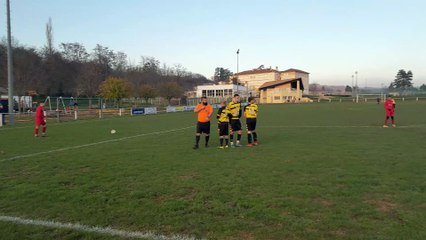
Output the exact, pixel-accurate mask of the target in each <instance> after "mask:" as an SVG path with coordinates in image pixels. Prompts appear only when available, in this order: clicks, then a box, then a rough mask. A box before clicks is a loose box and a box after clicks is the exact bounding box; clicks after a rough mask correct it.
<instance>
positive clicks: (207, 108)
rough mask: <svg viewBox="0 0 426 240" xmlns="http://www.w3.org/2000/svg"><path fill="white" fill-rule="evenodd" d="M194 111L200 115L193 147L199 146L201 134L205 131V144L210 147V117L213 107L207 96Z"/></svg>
mask: <svg viewBox="0 0 426 240" xmlns="http://www.w3.org/2000/svg"><path fill="white" fill-rule="evenodd" d="M194 112H195V113H197V115H198V121H197V131H196V133H195V145H194V147H193V149H198V148H199V143H200V138H201V134H203V133H204V134H205V136H206V141H205V146H206V147H208V145H209V139H210V117H211V115H212V114H213V107H212V106H211V105H210V104H208V102H207V98H206V97H202V98H201V102H200V103H199V104H198V105H197V106H196V107H195V109H194Z"/></svg>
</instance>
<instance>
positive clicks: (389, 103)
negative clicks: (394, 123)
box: [384, 99, 395, 110]
mask: <svg viewBox="0 0 426 240" xmlns="http://www.w3.org/2000/svg"><path fill="white" fill-rule="evenodd" d="M384 107H385V108H386V109H388V110H393V109H394V108H395V101H394V100H393V99H388V100H386V101H385V104H384Z"/></svg>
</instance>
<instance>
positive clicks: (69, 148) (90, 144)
mask: <svg viewBox="0 0 426 240" xmlns="http://www.w3.org/2000/svg"><path fill="white" fill-rule="evenodd" d="M189 128H193V126H189V127H184V128H175V129H171V130H165V131H158V132H150V133H141V134H137V135H133V136H129V137H122V138H115V139H110V140H105V141H100V142H94V143H88V144H83V145H77V146H72V147H64V148H58V149H54V150H50V151H44V152H36V153H30V154H25V155H19V156H15V157H11V158H5V159H0V162H6V161H12V160H16V159H20V158H27V157H34V156H38V155H44V154H49V153H55V152H63V151H68V150H73V149H79V148H85V147H91V146H95V145H100V144H104V143H111V142H119V141H124V140H128V139H132V138H138V137H144V136H149V135H159V134H164V133H171V132H177V131H182V130H186V129H189Z"/></svg>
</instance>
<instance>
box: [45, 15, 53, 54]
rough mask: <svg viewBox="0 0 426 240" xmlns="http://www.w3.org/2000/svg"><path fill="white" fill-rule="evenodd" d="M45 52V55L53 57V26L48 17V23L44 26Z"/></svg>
mask: <svg viewBox="0 0 426 240" xmlns="http://www.w3.org/2000/svg"><path fill="white" fill-rule="evenodd" d="M46 40H47V42H46V52H47V55H49V56H51V55H53V51H54V47H53V25H52V18H50V17H49V21H48V22H47V24H46Z"/></svg>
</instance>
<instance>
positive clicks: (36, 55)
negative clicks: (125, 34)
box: [0, 19, 209, 97]
mask: <svg viewBox="0 0 426 240" xmlns="http://www.w3.org/2000/svg"><path fill="white" fill-rule="evenodd" d="M12 42H13V43H12V45H13V46H12V48H13V54H14V55H13V66H14V76H15V88H14V90H15V94H16V95H20V96H22V95H41V96H75V97H81V96H86V97H92V96H97V95H99V94H100V92H99V90H100V86H101V84H102V83H103V82H104V81H105V80H106V79H107V78H116V79H122V80H124V81H126V82H127V83H126V84H128V85H129V95H130V96H134V97H143V96H147V93H148V92H150V93H152V92H154V91H153V89H157V90H158V91H155V94H154V95H160V96H161V94H163V95H169V94H166V92H167V91H162V90H161V89H162V88H164V87H165V88H172V89H174V90H179V91H178V93H181V92H183V90H187V89H191V88H192V87H193V86H195V85H198V84H202V83H207V82H209V80H207V78H206V77H204V76H202V75H200V74H194V73H191V72H190V71H187V70H186V69H185V68H184V67H183V66H182V65H180V64H176V65H174V66H168V65H166V64H161V63H160V61H158V60H157V59H155V58H153V57H141V59H140V62H139V63H136V64H135V63H130V62H129V61H128V59H127V55H126V54H125V53H124V52H120V51H114V50H112V49H110V48H108V47H105V46H102V45H100V44H98V45H96V47H95V48H93V49H92V50H91V51H88V50H87V49H86V47H85V46H84V45H82V44H80V43H75V42H71V43H60V44H59V45H58V47H57V48H56V47H55V46H54V43H53V27H52V21H51V20H50V19H49V21H48V23H47V24H46V44H45V46H44V47H42V48H34V47H27V46H23V45H20V44H19V43H18V41H16V40H13V41H12ZM6 50H7V49H6V41H5V40H3V41H2V42H1V43H0V87H5V88H6V87H7V61H6V59H7V54H6V53H7V51H6ZM176 86H178V87H176ZM160 90H161V91H160ZM175 92H176V91H175Z"/></svg>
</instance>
